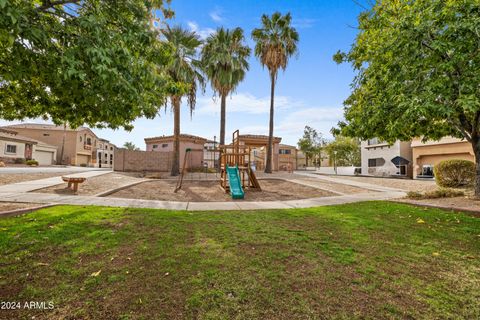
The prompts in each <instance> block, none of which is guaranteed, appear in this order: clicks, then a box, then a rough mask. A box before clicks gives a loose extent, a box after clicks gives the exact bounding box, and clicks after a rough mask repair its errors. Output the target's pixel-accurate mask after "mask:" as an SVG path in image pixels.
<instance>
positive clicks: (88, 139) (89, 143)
mask: <svg viewBox="0 0 480 320" xmlns="http://www.w3.org/2000/svg"><path fill="white" fill-rule="evenodd" d="M87 145H89V146H91V145H92V139H90V138H87Z"/></svg>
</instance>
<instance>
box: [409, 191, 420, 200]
mask: <svg viewBox="0 0 480 320" xmlns="http://www.w3.org/2000/svg"><path fill="white" fill-rule="evenodd" d="M407 198H408V199H423V194H422V193H420V192H418V191H408V192H407Z"/></svg>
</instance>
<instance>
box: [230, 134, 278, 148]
mask: <svg viewBox="0 0 480 320" xmlns="http://www.w3.org/2000/svg"><path fill="white" fill-rule="evenodd" d="M238 140H239V142H240V143H243V144H245V145H248V146H252V147H263V146H266V145H267V144H268V136H266V135H257V134H241V135H239V136H238ZM281 141H282V138H280V137H273V143H274V144H276V143H280V142H281Z"/></svg>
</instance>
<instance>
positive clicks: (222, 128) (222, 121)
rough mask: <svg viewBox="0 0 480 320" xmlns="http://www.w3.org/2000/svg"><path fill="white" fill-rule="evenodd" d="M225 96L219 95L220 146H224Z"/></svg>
mask: <svg viewBox="0 0 480 320" xmlns="http://www.w3.org/2000/svg"><path fill="white" fill-rule="evenodd" d="M226 100H227V95H226V94H223V93H222V94H221V104H220V145H222V146H223V145H225V117H226V106H227V101H226Z"/></svg>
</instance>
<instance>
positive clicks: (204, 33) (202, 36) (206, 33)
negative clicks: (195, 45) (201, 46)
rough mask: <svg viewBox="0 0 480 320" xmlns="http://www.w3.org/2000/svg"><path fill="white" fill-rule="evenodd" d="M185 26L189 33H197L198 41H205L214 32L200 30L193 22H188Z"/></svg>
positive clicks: (209, 29) (205, 29)
mask: <svg viewBox="0 0 480 320" xmlns="http://www.w3.org/2000/svg"><path fill="white" fill-rule="evenodd" d="M187 25H188V27H189V28H190V30H191V31H193V32H195V33H197V34H198V35H199V36H200V39H206V38H208V36H209V35H211V34H212V33H214V32H215V30H214V29H212V28H200V26H199V25H198V23H196V22H195V21H188V22H187Z"/></svg>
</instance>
